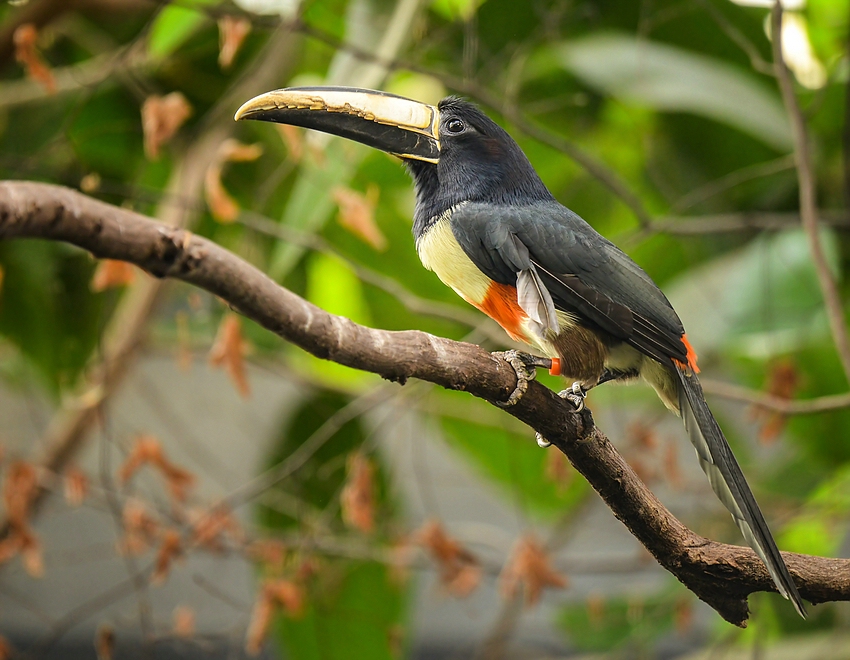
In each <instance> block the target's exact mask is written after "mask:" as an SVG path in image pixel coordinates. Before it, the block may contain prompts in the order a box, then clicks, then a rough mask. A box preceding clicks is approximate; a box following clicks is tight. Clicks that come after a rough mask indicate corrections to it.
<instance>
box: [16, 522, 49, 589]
mask: <svg viewBox="0 0 850 660" xmlns="http://www.w3.org/2000/svg"><path fill="white" fill-rule="evenodd" d="M20 552H21V560H22V562H23V565H24V570H25V571H26V572H27V575H29V576H30V577H33V578H40V577H44V554H43V549H42V545H41V541H39V540H38V537H37V536H36V535H35V534H32V533H30V532H29V531H27V532H21V546H20Z"/></svg>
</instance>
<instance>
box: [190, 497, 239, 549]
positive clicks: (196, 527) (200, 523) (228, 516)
mask: <svg viewBox="0 0 850 660" xmlns="http://www.w3.org/2000/svg"><path fill="white" fill-rule="evenodd" d="M224 534H227V535H228V536H230V538H232V539H233V540H235V541H237V542H241V541H242V540H243V538H244V534H243V533H242V527H241V525H240V524H239V522H238V521H237V520H236V518H235V517H234V516H233V512H232V511H230V509H228V508H227V507H225V506H217V507H215V508H213V509H212V510H210V511H205V512H202V513H201V514H200V515H199V516H198V517H197V519H196V520H195V522H194V523H193V525H192V544H193V545H198V546H201V547H204V548H206V549H207V550H212V551H213V552H221V551H222V550H224V547H225V546H224V542H223V540H222V538H221V537H222V535H224Z"/></svg>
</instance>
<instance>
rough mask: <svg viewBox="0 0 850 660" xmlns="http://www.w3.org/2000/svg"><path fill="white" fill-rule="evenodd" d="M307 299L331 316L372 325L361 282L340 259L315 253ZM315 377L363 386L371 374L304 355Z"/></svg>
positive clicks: (311, 257)
mask: <svg viewBox="0 0 850 660" xmlns="http://www.w3.org/2000/svg"><path fill="white" fill-rule="evenodd" d="M307 299H308V300H309V301H310V302H312V303H314V304H316V305H318V306H319V307H321V308H322V309H324V310H325V311H327V312H330V313H331V314H336V315H338V316H344V317H346V318H348V319H351V320H352V321H354V322H355V323H360V324H361V325H367V326H368V325H371V319H370V315H369V309H368V307H367V305H366V301H365V299H364V297H363V287H362V286H361V284H360V280H359V279H358V278H357V276H356V275H355V274H354V272H353V271H352V270H351V268H349V267H348V265H347V264H346V263H345V262H344V261H342V260H341V259H339V258H337V257H334V256H330V255H327V254H323V253H321V252H316V253H313V254H312V255H310V258H309V260H308V262H307ZM305 359H307V361H308V364H309V367H308V368H309V369H310V371H311V372H312V374H313V376H319V377H324V378H327V379H328V381H329V382H331V383H333V382H336V383H337V384H339V383H340V382H347V383H349V384H356V383H362V382H363V381H364V379H368V378H369V375H368V374H365V373H364V372H363V371H360V370H357V369H351V368H349V367H346V366H343V365H341V364H337V363H336V362H329V361H328V360H321V359H319V358H316V357H313V356H305Z"/></svg>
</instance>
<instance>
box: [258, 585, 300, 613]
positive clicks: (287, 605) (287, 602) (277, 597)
mask: <svg viewBox="0 0 850 660" xmlns="http://www.w3.org/2000/svg"><path fill="white" fill-rule="evenodd" d="M265 589H266V590H268V592H269V593H270V594H271V596H272V597H273V598H274V601H275V602H276V603H277V604H278V605H280V606H281V607H282V608H283V610H284V612H286V613H287V614H288V615H289V616H291V617H298V616H300V615H301V613H302V612H303V610H304V590H303V589H302V588H301V587H300V586H298V585H297V584H295V583H294V582H292V581H291V580H275V581H273V582H269V583H267V584H266V586H265Z"/></svg>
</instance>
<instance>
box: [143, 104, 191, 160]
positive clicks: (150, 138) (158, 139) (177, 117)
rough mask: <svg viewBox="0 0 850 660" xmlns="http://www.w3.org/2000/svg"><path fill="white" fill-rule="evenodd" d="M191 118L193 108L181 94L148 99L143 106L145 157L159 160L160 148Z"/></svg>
mask: <svg viewBox="0 0 850 660" xmlns="http://www.w3.org/2000/svg"><path fill="white" fill-rule="evenodd" d="M191 116H192V106H191V105H190V104H189V101H187V100H186V97H185V96H183V94H181V93H180V92H171V93H170V94H166V95H165V96H149V97H148V98H146V99H145V102H144V103H143V104H142V132H143V133H144V136H145V155H146V156H147V157H148V158H149V159H150V160H155V159H157V158H159V149H160V147H161V146H162V145H163V144H165V143H167V142H168V141H169V140H171V138H173V137H174V135H175V134H176V133H177V131H178V130H179V129H180V127H181V126H182V125H183V124H184V123H185V122H186V120H187V119H189V117H191Z"/></svg>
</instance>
